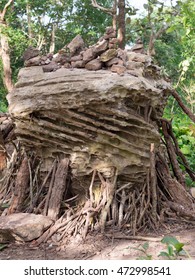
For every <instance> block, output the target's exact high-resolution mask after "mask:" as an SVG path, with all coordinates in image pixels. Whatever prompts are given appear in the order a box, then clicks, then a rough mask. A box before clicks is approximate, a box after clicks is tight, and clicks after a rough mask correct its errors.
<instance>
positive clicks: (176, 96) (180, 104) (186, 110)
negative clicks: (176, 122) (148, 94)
mask: <svg viewBox="0 0 195 280" xmlns="http://www.w3.org/2000/svg"><path fill="white" fill-rule="evenodd" d="M172 96H173V97H174V98H175V99H176V101H177V103H178V104H179V106H180V107H181V109H182V110H183V112H184V113H185V114H186V115H188V117H189V118H190V119H191V120H192V121H193V122H194V123H195V115H194V114H193V113H192V111H191V110H190V109H189V108H188V107H187V106H186V105H185V104H184V103H183V101H182V99H181V97H180V96H179V94H178V93H177V92H176V90H173V91H172Z"/></svg>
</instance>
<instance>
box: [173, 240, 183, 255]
mask: <svg viewBox="0 0 195 280" xmlns="http://www.w3.org/2000/svg"><path fill="white" fill-rule="evenodd" d="M183 246H184V243H180V242H179V243H177V244H175V245H174V247H175V249H176V251H177V253H179V252H181V251H182V250H183Z"/></svg>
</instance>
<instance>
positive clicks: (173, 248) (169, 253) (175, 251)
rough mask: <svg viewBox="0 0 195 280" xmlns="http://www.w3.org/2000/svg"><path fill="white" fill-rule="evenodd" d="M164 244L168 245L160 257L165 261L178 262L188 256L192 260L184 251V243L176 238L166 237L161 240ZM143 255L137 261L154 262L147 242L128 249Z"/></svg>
mask: <svg viewBox="0 0 195 280" xmlns="http://www.w3.org/2000/svg"><path fill="white" fill-rule="evenodd" d="M161 243H162V244H165V245H166V248H165V251H161V252H160V253H159V254H158V257H163V258H164V259H168V260H177V259H179V257H181V256H187V257H188V258H189V259H191V257H190V255H189V253H188V252H187V251H186V250H184V248H183V247H184V245H185V244H184V243H181V242H179V241H178V240H177V238H175V237H174V236H165V237H164V238H163V239H162V240H161ZM128 248H131V249H134V250H137V251H140V252H141V253H142V255H141V256H139V257H138V258H137V260H153V259H154V258H153V256H152V255H151V254H150V253H149V252H148V250H149V243H148V242H145V243H144V244H141V245H139V246H138V247H133V248H132V247H128Z"/></svg>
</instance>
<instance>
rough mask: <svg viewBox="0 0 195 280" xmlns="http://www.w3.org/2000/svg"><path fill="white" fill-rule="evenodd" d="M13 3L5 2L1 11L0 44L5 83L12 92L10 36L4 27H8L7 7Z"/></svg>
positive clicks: (11, 1)
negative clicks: (8, 36) (6, 33)
mask: <svg viewBox="0 0 195 280" xmlns="http://www.w3.org/2000/svg"><path fill="white" fill-rule="evenodd" d="M12 3H13V0H9V1H8V2H7V4H5V6H4V8H3V11H2V12H1V13H0V44H1V59H2V64H3V83H4V86H5V88H6V89H7V91H8V92H11V91H12V89H13V83H12V70H11V63H10V54H9V44H8V38H7V36H6V35H5V34H4V33H3V29H4V28H5V27H6V22H5V14H6V12H7V9H8V8H9V6H10V5H11V4H12Z"/></svg>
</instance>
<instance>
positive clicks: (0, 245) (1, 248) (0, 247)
mask: <svg viewBox="0 0 195 280" xmlns="http://www.w3.org/2000/svg"><path fill="white" fill-rule="evenodd" d="M7 246H8V245H7V244H1V243H0V251H2V250H4V249H5V248H6V247H7Z"/></svg>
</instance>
